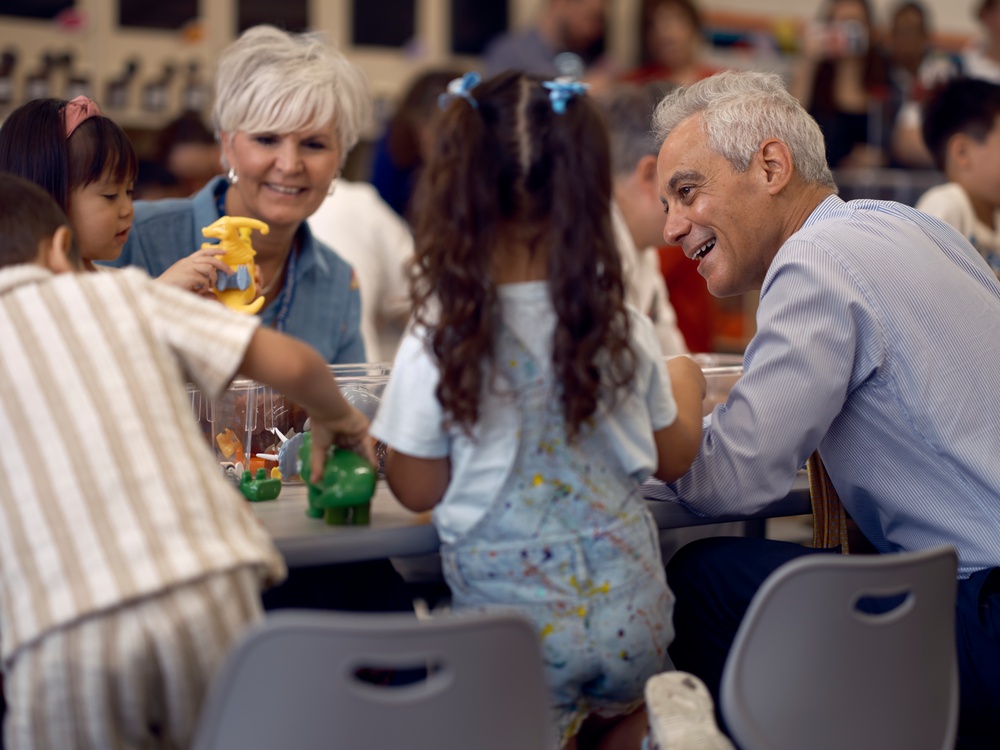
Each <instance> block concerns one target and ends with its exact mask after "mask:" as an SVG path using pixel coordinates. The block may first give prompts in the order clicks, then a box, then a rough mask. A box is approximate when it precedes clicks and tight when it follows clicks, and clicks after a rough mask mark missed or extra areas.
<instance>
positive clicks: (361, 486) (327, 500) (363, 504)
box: [299, 432, 376, 526]
mask: <svg viewBox="0 0 1000 750" xmlns="http://www.w3.org/2000/svg"><path fill="white" fill-rule="evenodd" d="M311 450H312V433H311V432H306V433H303V438H302V443H301V445H300V446H299V474H300V475H301V476H302V479H303V480H304V481H305V483H306V486H307V487H308V488H309V508H308V509H307V510H306V515H307V516H309V517H310V518H325V519H326V522H327V523H328V524H330V525H331V526H367V525H368V523H369V522H370V520H371V499H372V495H374V494H375V480H376V474H375V467H374V466H372V465H371V464H370V463H368V461H366V460H365V459H364V458H362V457H361V456H359V455H358V454H357V453H355V452H354V451H349V450H346V449H344V448H331V449H330V451H329V452H328V453H327V457H326V465H325V466H324V467H323V480H322V481H321V482H320V483H319V484H313V483H312V482H311V481H310V479H309V476H310V474H311V472H310V468H309V463H310V462H309V452H310V451H311Z"/></svg>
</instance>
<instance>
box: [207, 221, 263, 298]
mask: <svg viewBox="0 0 1000 750" xmlns="http://www.w3.org/2000/svg"><path fill="white" fill-rule="evenodd" d="M254 229H256V230H258V231H259V232H260V233H261V234H267V233H268V231H269V229H268V226H267V224H265V223H264V222H262V221H258V220H257V219H250V218H247V217H245V216H223V217H221V218H219V219H217V220H216V221H213V222H212V223H211V224H209V225H208V226H207V227H204V228H203V229H202V230H201V233H202V234H203V235H204V236H205V237H209V238H211V237H215V238H217V239H218V240H219V243H218V246H219V247H221V248H222V249H223V250H224V251H225V252H223V253H222V255H221V256H219V257H220V259H221V260H222V262H223V263H225V264H226V265H227V266H229V267H230V268H232V269H233V273H231V274H226V273H220V274H219V275H218V277H217V278H216V281H215V290H214V291H215V296H216V297H218V298H219V301H221V302H222V304H224V305H225V306H226V307H228V308H229V309H230V310H236V311H237V312H245V313H248V314H250V315H253V314H254V313H256V312H257V311H258V310H260V308H261V307H263V306H264V297H263V296H257V282H256V281H254V277H255V275H256V274H255V269H256V265H255V264H254V262H253V259H254V257H255V256H256V255H257V251H256V250H254V249H253V245H251V244H250V233H251V232H252V231H253V230H254ZM205 247H215V245H213V244H212V243H210V242H204V243H202V248H205ZM255 297H256V299H254V298H255Z"/></svg>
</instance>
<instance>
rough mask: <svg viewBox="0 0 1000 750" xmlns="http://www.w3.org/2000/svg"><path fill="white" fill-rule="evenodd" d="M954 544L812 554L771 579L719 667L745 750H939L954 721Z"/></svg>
mask: <svg viewBox="0 0 1000 750" xmlns="http://www.w3.org/2000/svg"><path fill="white" fill-rule="evenodd" d="M957 565H958V562H957V557H956V554H955V551H954V549H952V548H951V547H936V548H934V549H928V550H923V551H919V552H907V553H897V554H886V555H836V554H828V555H820V554H817V555H807V556H805V557H801V558H797V559H795V560H792V561H791V562H788V563H786V564H785V565H783V566H782V567H780V568H779V569H778V570H776V571H775V572H774V573H772V574H771V576H770V577H769V578H768V579H767V580H766V581H765V582H764V584H763V585H762V586H761V588H760V589H759V591H758V592H757V594H756V596H755V597H754V599H753V600H752V601H751V603H750V607H749V609H748V610H747V613H746V615H745V617H744V619H743V622H742V624H741V625H740V628H739V630H738V631H737V634H736V638H735V640H734V642H733V647H732V649H731V651H730V653H729V657H728V659H727V661H726V665H725V669H724V670H723V675H722V690H721V705H722V715H723V717H724V719H725V721H726V724H727V726H728V728H729V731H730V732H731V734H732V736H733V738H734V739H735V740H736V742H737V744H739V745H740V746H741V747H742V748H743V749H744V750H803V748H809V749H810V750H825V749H826V748H830V749H831V750H832V749H833V748H837V750H844V748H850V749H851V750H866V749H867V748H873V749H874V748H878V749H879V750H884V749H885V748H907V750H922V749H923V748H928V749H929V750H931V749H932V750H940V749H941V748H950V747H953V745H954V740H955V733H956V729H957V721H958V670H957V662H956V656H955V595H956V570H957Z"/></svg>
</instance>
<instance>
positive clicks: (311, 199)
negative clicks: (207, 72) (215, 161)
mask: <svg viewBox="0 0 1000 750" xmlns="http://www.w3.org/2000/svg"><path fill="white" fill-rule="evenodd" d="M370 114H371V100H370V95H369V90H368V85H367V82H366V80H365V78H364V75H363V74H362V73H361V71H360V70H359V69H358V68H357V67H356V66H354V65H353V64H352V63H351V62H350V61H348V60H347V58H346V57H344V55H343V54H342V53H341V52H339V51H338V50H337V49H335V48H334V47H333V46H331V45H329V44H328V43H326V42H325V41H324V40H323V38H322V37H321V36H319V35H317V34H291V33H288V32H285V31H282V30H280V29H277V28H275V27H273V26H255V27H253V28H250V29H248V30H247V31H245V32H244V33H243V34H242V35H241V36H240V37H239V38H238V39H237V40H236V41H234V42H233V43H232V44H230V45H229V46H228V47H226V48H225V49H224V50H223V51H222V53H221V55H220V56H219V60H218V68H217V71H216V80H215V107H214V111H213V120H214V125H215V129H216V136H217V137H218V139H219V142H220V144H221V146H222V162H223V166H224V167H225V168H226V169H227V170H228V173H227V175H226V177H217V178H215V179H214V180H212V181H211V182H209V183H208V184H207V185H206V186H205V187H204V188H202V189H201V190H200V191H199V192H198V193H196V194H195V195H193V196H191V197H190V198H182V199H178V200H165V201H150V202H147V201H137V202H136V204H135V221H134V223H133V225H132V231H131V234H130V236H129V239H128V242H127V243H126V244H125V247H124V249H123V251H122V254H121V256H120V257H119V259H118V261H117V262H116V263H115V265H119V266H123V265H138V266H142V267H144V268H145V269H146V270H147V271H149V272H150V273H151V274H153V275H159V274H160V273H162V272H163V271H164V270H166V268H167V267H168V266H170V264H172V263H173V262H175V261H176V260H178V259H179V258H182V257H185V256H187V255H189V254H190V253H191V252H192V251H193V250H195V249H197V248H198V247H199V246H200V245H201V243H202V242H203V241H204V237H203V236H202V233H201V230H202V228H203V227H206V226H208V225H209V224H211V223H213V222H214V221H216V220H217V219H218V218H219V217H220V216H224V215H229V216H246V217H249V218H252V219H257V220H260V221H263V222H264V223H266V224H267V225H268V228H269V231H268V232H267V234H262V233H260V232H258V231H254V233H253V235H252V238H251V242H252V243H253V246H254V249H255V250H256V251H257V256H256V258H255V262H256V264H257V266H258V268H259V271H260V288H259V290H258V294H260V295H263V296H264V298H265V302H264V307H263V309H262V310H261V312H260V315H261V317H262V318H263V322H264V323H265V324H267V325H271V326H273V327H275V328H277V329H278V330H283V331H285V332H287V333H290V334H292V335H294V336H296V337H298V338H300V339H303V340H305V341H306V342H308V343H309V344H312V345H313V346H314V347H316V348H317V349H318V350H319V351H320V352H321V353H322V354H323V356H324V357H325V358H326V359H327V361H328V362H330V363H331V364H343V363H352V362H363V361H365V351H364V344H363V343H362V338H361V333H360V330H359V323H360V316H361V302H360V294H359V291H358V288H357V283H356V282H355V280H354V277H353V272H352V271H351V267H350V266H349V265H348V264H347V263H346V262H345V261H343V260H342V259H341V258H340V257H339V256H338V255H337V254H336V253H334V252H333V251H332V250H331V249H330V248H329V247H327V246H326V245H324V244H323V243H321V242H319V241H318V240H316V239H315V238H314V237H313V235H312V233H311V232H310V231H309V227H308V225H307V224H306V219H307V218H308V217H309V216H310V215H311V214H312V213H313V212H314V211H315V210H316V209H317V208H318V207H319V205H320V204H321V203H322V202H323V199H324V198H326V196H327V195H328V194H330V193H331V192H332V191H333V187H334V182H335V180H336V178H337V176H338V174H339V173H340V169H341V167H342V166H343V163H344V160H345V158H346V157H347V154H348V152H349V151H350V150H351V148H352V147H353V146H354V145H355V144H356V143H357V141H358V138H359V137H360V134H361V130H362V128H363V127H364V124H365V123H366V121H367V120H368V118H369V117H370ZM199 270H200V271H201V272H202V273H203V274H204V281H203V288H204V289H206V290H208V289H209V288H210V287H212V286H213V285H214V284H215V281H216V276H215V270H214V269H213V268H212V267H211V266H210V265H209V264H208V263H205V264H204V265H203V266H201V267H200V269H199Z"/></svg>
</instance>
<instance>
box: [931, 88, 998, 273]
mask: <svg viewBox="0 0 1000 750" xmlns="http://www.w3.org/2000/svg"><path fill="white" fill-rule="evenodd" d="M998 116H1000V85H997V84H995V83H990V82H988V81H982V80H978V79H973V78H955V79H953V80H951V81H949V82H948V83H946V84H945V85H944V86H943V87H942V88H941V89H940V90H939V91H938V92H937V93H936V94H935V95H934V96H933V97H932V98H931V99H930V100H929V101H928V102H927V105H926V108H925V110H924V118H923V126H922V127H923V136H924V142H925V143H926V144H927V148H928V149H929V150H930V152H931V154H932V155H933V157H934V162H935V164H936V165H937V167H938V168H939V169H940V170H942V171H943V172H944V173H945V176H946V177H947V178H948V182H946V183H945V184H943V185H937V186H935V187H932V188H931V189H930V190H928V191H927V192H926V193H924V194H923V196H921V198H920V200H919V201H917V205H916V208H917V209H919V210H920V211H923V212H925V213H928V214H930V215H931V216H936V217H937V218H939V219H941V220H942V221H945V222H947V223H948V224H951V225H952V226H953V227H955V228H956V229H957V230H958V231H959V232H961V233H962V234H963V235H965V237H966V238H967V239H968V240H969V241H970V242H971V243H972V244H973V246H975V248H976V249H977V250H978V251H979V253H980V254H981V255H982V256H983V257H984V258H985V259H986V261H987V262H988V263H989V264H990V266H991V267H992V268H993V270H994V272H996V273H998V274H1000V213H998V209H1000V127H998V124H997V123H998V119H997V118H998Z"/></svg>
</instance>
